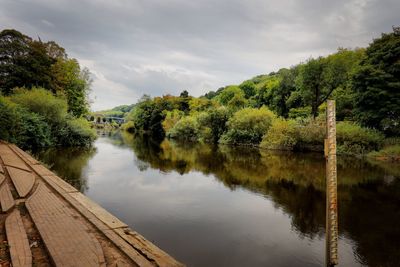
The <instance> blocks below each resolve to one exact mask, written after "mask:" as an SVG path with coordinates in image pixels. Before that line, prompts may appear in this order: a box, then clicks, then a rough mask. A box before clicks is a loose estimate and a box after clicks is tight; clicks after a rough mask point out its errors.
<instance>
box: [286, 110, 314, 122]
mask: <svg viewBox="0 0 400 267" xmlns="http://www.w3.org/2000/svg"><path fill="white" fill-rule="evenodd" d="M310 114H311V107H300V108H291V109H290V110H289V114H288V117H289V118H291V119H296V118H307V117H309V116H310Z"/></svg>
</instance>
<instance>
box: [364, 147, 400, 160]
mask: <svg viewBox="0 0 400 267" xmlns="http://www.w3.org/2000/svg"><path fill="white" fill-rule="evenodd" d="M368 157H371V158H375V159H378V160H385V161H392V162H400V145H394V146H388V147H385V148H384V149H382V150H379V151H373V152H370V153H369V154H368Z"/></svg>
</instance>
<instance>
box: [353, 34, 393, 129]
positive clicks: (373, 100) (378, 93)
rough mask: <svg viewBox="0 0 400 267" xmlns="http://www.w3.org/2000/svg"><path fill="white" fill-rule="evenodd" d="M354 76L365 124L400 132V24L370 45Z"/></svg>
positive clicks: (359, 112)
mask: <svg viewBox="0 0 400 267" xmlns="http://www.w3.org/2000/svg"><path fill="white" fill-rule="evenodd" d="M365 53H366V55H365V57H364V59H363V60H362V61H361V63H360V67H359V69H358V70H357V72H356V73H355V75H354V77H353V88H354V90H355V92H356V93H357V97H356V103H355V106H356V108H355V115H356V118H357V119H358V120H359V121H360V122H361V123H362V125H364V126H368V127H373V128H377V129H380V130H383V131H384V132H385V133H386V134H388V135H399V134H400V27H394V28H393V32H391V33H384V34H382V36H381V37H380V38H378V39H375V40H374V41H373V42H372V43H371V44H370V45H369V46H368V48H367V49H366V52H365Z"/></svg>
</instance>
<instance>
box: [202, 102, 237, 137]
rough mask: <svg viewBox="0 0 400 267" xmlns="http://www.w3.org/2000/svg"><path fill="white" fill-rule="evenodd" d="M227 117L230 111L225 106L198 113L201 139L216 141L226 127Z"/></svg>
mask: <svg viewBox="0 0 400 267" xmlns="http://www.w3.org/2000/svg"><path fill="white" fill-rule="evenodd" d="M229 117H230V113H229V111H228V109H227V108H225V107H220V108H216V109H212V110H209V111H207V112H202V113H199V114H198V116H197V121H198V123H199V127H200V132H199V138H200V139H201V141H206V142H213V143H217V142H218V140H219V139H220V137H221V135H222V134H223V133H224V132H225V131H226V129H227V126H226V123H227V121H228V119H229Z"/></svg>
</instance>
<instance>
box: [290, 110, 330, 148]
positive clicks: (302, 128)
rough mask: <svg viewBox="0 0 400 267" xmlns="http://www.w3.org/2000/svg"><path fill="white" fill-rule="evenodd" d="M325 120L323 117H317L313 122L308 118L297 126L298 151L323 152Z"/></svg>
mask: <svg viewBox="0 0 400 267" xmlns="http://www.w3.org/2000/svg"><path fill="white" fill-rule="evenodd" d="M325 125H326V124H325V120H324V116H322V117H317V118H316V119H315V120H314V119H312V118H308V119H306V120H305V121H303V122H302V123H301V124H299V125H298V128H297V131H298V141H297V145H296V148H297V149H298V150H310V151H324V139H325V132H326V130H325V127H326V126H325Z"/></svg>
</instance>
